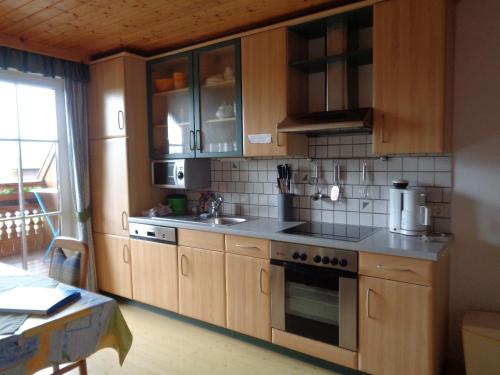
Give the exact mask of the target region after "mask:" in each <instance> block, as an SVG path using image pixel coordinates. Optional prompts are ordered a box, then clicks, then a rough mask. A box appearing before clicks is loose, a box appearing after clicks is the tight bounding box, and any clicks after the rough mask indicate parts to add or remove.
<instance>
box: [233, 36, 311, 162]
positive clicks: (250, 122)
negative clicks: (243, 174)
mask: <svg viewBox="0 0 500 375" xmlns="http://www.w3.org/2000/svg"><path fill="white" fill-rule="evenodd" d="M241 60H242V63H241V66H242V85H243V154H244V156H287V155H295V156H302V155H307V138H306V137H305V136H303V135H296V134H293V135H292V134H278V132H277V124H278V123H279V122H280V121H282V120H283V119H284V118H285V117H286V116H287V114H288V107H289V104H290V100H289V99H291V98H290V97H289V96H288V83H289V80H288V66H287V29H286V28H280V29H274V30H270V31H265V32H262V33H258V34H253V35H249V36H246V37H243V38H242V39H241Z"/></svg>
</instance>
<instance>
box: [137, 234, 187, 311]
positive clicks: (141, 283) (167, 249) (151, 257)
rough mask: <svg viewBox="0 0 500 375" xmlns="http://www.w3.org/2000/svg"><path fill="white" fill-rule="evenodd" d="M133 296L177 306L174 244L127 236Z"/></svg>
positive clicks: (170, 307)
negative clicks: (128, 239) (130, 238)
mask: <svg viewBox="0 0 500 375" xmlns="http://www.w3.org/2000/svg"><path fill="white" fill-rule="evenodd" d="M130 248H131V255H132V256H131V263H132V286H133V288H132V289H133V297H134V300H136V301H140V302H144V303H147V304H149V305H153V306H156V307H160V308H162V309H166V310H170V311H174V312H177V311H178V310H179V295H178V275H177V246H175V245H167V244H163V243H158V242H150V241H140V240H134V239H132V240H130Z"/></svg>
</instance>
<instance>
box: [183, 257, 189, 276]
mask: <svg viewBox="0 0 500 375" xmlns="http://www.w3.org/2000/svg"><path fill="white" fill-rule="evenodd" d="M184 258H186V262H187V261H188V258H187V256H186V255H185V254H182V255H181V275H182V276H187V272H186V273H184V262H183V260H184ZM188 266H189V263H188Z"/></svg>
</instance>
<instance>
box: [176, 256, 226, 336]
mask: <svg viewBox="0 0 500 375" xmlns="http://www.w3.org/2000/svg"><path fill="white" fill-rule="evenodd" d="M178 268H179V313H180V314H182V315H187V316H189V317H192V318H195V319H199V320H203V321H205V322H208V323H212V324H215V325H218V326H221V327H225V326H226V293H225V277H224V253H222V252H219V251H213V250H204V249H197V248H192V247H185V246H179V247H178Z"/></svg>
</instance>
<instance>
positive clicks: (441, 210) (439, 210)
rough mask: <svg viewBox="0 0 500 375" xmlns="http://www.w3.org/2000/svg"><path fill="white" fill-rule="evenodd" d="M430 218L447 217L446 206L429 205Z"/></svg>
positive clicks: (438, 204) (440, 204)
mask: <svg viewBox="0 0 500 375" xmlns="http://www.w3.org/2000/svg"><path fill="white" fill-rule="evenodd" d="M430 206H431V216H433V217H448V216H449V213H448V211H449V210H448V205H446V204H442V203H432V204H431V205H430Z"/></svg>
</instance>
